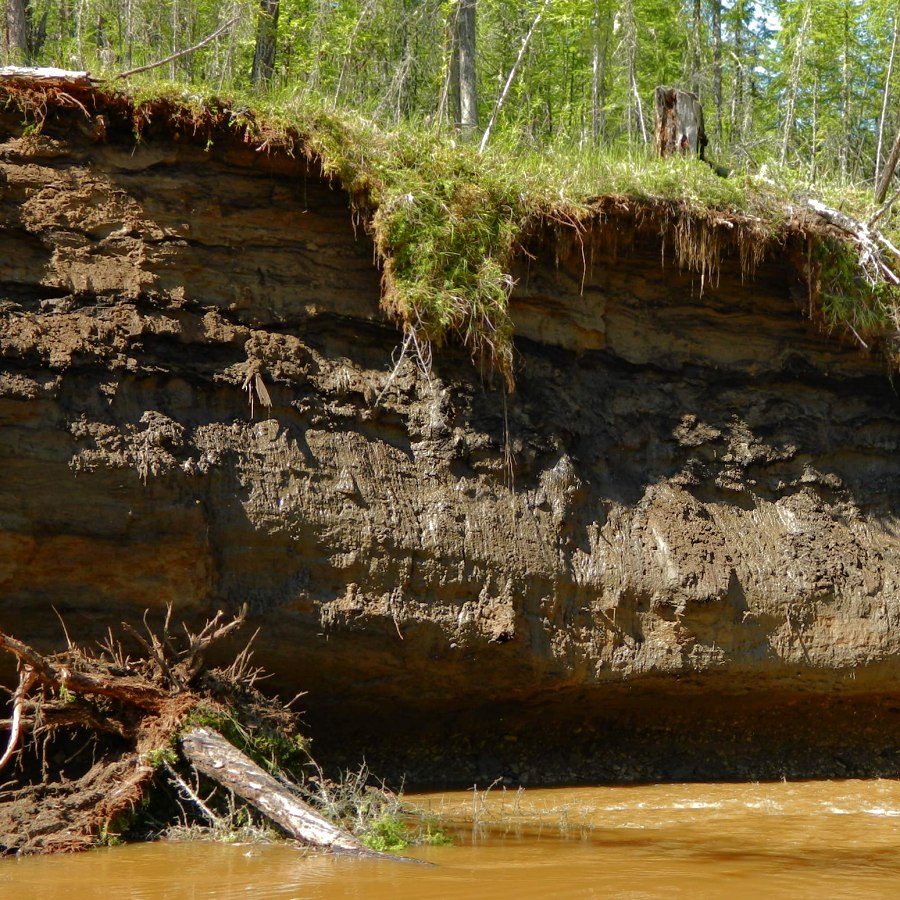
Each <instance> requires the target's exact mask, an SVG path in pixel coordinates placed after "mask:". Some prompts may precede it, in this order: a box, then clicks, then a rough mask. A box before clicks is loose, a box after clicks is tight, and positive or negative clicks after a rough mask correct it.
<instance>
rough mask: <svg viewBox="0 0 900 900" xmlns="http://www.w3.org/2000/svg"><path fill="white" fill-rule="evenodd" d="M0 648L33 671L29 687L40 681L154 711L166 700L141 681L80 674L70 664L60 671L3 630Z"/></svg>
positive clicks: (74, 691) (161, 693)
mask: <svg viewBox="0 0 900 900" xmlns="http://www.w3.org/2000/svg"><path fill="white" fill-rule="evenodd" d="M0 649H6V650H9V651H10V653H13V654H15V656H16V658H17V659H18V660H19V664H20V665H21V666H23V667H25V668H26V669H30V670H31V672H32V673H33V674H34V680H33V681H32V682H31V685H30V686H32V685H33V684H34V681H40V682H41V683H42V684H45V685H47V686H48V687H52V688H54V689H55V690H57V691H59V690H66V691H69V692H70V693H73V694H99V695H101V696H104V697H114V698H115V699H117V700H121V701H123V702H125V703H129V704H131V705H133V706H138V707H140V708H142V709H147V710H151V711H154V710H157V709H159V706H160V703H161V702H162V700H163V699H164V697H165V694H164V692H163V691H161V690H159V688H156V687H153V686H151V685H148V684H146V683H145V682H142V681H136V680H133V679H128V678H100V677H98V676H94V675H88V674H86V673H84V672H78V671H76V670H75V669H73V668H72V667H71V665H70V664H64V665H61V666H59V668H58V669H57V668H56V667H55V666H54V665H53V664H52V663H51V662H50V661H49V660H48V659H46V658H45V657H43V656H41V654H40V653H38V652H37V651H36V650H35V649H34V648H32V647H29V646H28V644H25V643H23V642H22V641H20V640H17V639H16V638H14V637H10V635H8V634H4V633H3V632H2V631H0ZM20 685H21V682H20ZM30 686H29V687H30Z"/></svg>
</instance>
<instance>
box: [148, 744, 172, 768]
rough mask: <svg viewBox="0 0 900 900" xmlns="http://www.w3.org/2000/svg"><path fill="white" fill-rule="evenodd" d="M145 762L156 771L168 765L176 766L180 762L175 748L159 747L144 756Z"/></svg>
mask: <svg viewBox="0 0 900 900" xmlns="http://www.w3.org/2000/svg"><path fill="white" fill-rule="evenodd" d="M144 762H145V763H146V764H147V765H148V766H150V767H151V768H154V769H159V768H161V767H162V766H164V765H166V764H168V765H170V766H174V765H175V764H176V763H177V762H178V754H177V753H176V752H175V749H174V748H173V747H157V748H155V749H154V750H150V751H149V752H148V753H145V754H144Z"/></svg>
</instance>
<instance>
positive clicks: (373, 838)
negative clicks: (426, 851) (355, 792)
mask: <svg viewBox="0 0 900 900" xmlns="http://www.w3.org/2000/svg"><path fill="white" fill-rule="evenodd" d="M360 839H361V840H362V842H363V843H364V844H365V845H366V846H367V847H368V848H369V849H370V850H377V851H378V852H379V853H397V852H398V851H400V850H405V849H406V848H407V847H408V846H409V844H410V835H409V827H408V826H407V824H406V822H405V821H404V820H403V819H402V818H401V817H400V816H398V815H396V814H394V813H384V814H383V815H382V816H381V817H380V818H378V819H376V820H375V821H374V822H372V823H371V824H370V826H369V829H368V831H365V832H364V833H363V834H361V835H360Z"/></svg>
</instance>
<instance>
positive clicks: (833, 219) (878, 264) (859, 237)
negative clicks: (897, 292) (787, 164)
mask: <svg viewBox="0 0 900 900" xmlns="http://www.w3.org/2000/svg"><path fill="white" fill-rule="evenodd" d="M806 203H807V205H808V206H809V208H810V209H811V210H813V212H815V213H816V214H817V215H818V216H820V217H821V218H822V219H824V220H825V221H826V222H828V223H829V224H830V225H834V226H835V227H836V228H840V229H841V231H845V232H846V233H847V234H849V235H851V236H852V237H853V238H854V239H855V240H856V243H857V246H858V248H859V263H860V266H861V268H862V270H863V272H864V273H865V274H866V277H867V278H868V279H869V281H870V283H872V284H878V283H880V282H883V281H888V282H890V283H891V284H900V276H898V275H897V274H896V272H894V270H893V269H892V268H891V267H890V266H889V265H888V264H887V262H886V261H885V259H884V256H883V254H882V252H881V249H880V248H879V246H878V243H879V242H880V243H882V244H885V245H886V246H887V247H888V248H889V249H890V250H891V251H893V252H895V253H897V250H896V248H894V246H893V245H892V244H891V243H890V241H888V240H887V238H885V237H884V235H883V234H881V232H880V231H878V230H877V229H872V228H870V226H869V225H867V224H866V223H865V222H860V221H858V220H857V219H854V218H853V217H852V216H848V215H847V214H846V213H843V212H841V211H840V210H838V209H833V208H832V207H830V206H826V205H825V204H824V203H820V202H819V201H818V200H813V199H812V198H810V199H809V200H807V201H806ZM898 255H900V254H898Z"/></svg>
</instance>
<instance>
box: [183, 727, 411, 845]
mask: <svg viewBox="0 0 900 900" xmlns="http://www.w3.org/2000/svg"><path fill="white" fill-rule="evenodd" d="M181 751H182V753H183V754H184V756H185V758H186V759H187V761H188V762H189V763H190V764H191V765H192V766H193V767H194V768H195V769H196V770H197V771H198V772H201V773H202V774H203V775H205V776H206V777H207V778H210V779H212V780H213V781H215V782H217V783H218V784H220V785H222V786H223V787H225V788H227V789H228V790H230V791H231V792H232V793H234V794H237V795H238V796H239V797H240V798H241V799H242V800H245V801H246V802H247V803H249V804H250V805H251V806H254V807H255V808H256V809H258V810H259V811H260V812H261V813H262V814H263V815H264V816H266V817H267V818H269V819H271V820H272V821H273V822H275V824H276V825H278V826H279V827H280V828H282V829H283V830H284V831H285V832H286V833H287V834H288V835H289V836H290V837H292V838H294V839H295V840H298V841H300V842H301V843H304V844H306V845H308V846H310V847H315V848H317V849H320V850H330V851H332V852H335V853H347V854H352V855H354V856H365V857H368V858H370V859H390V860H394V861H397V860H401V861H405V862H420V860H413V859H411V858H410V857H400V856H395V855H393V854H389V853H379V852H378V851H376V850H371V849H370V848H369V847H367V846H366V845H365V844H364V843H363V842H362V841H361V840H359V838H357V837H354V836H353V835H352V834H350V832H349V831H346V830H345V829H343V828H338V827H337V826H336V825H333V824H332V823H331V822H329V821H328V820H327V819H324V818H323V817H322V816H320V815H319V814H318V813H317V812H315V810H313V809H312V808H311V807H310V806H308V805H307V804H306V803H304V802H303V800H301V799H300V798H299V797H298V796H297V795H296V794H295V793H294V792H293V791H291V790H290V789H288V788H287V787H285V786H284V785H283V784H282V783H281V782H279V781H277V780H276V779H275V778H273V777H272V776H271V775H269V774H268V772H265V771H263V769H261V768H260V767H259V766H258V765H257V764H256V763H255V762H253V760H251V759H250V758H249V757H247V756H245V755H244V754H243V753H241V751H240V750H238V749H237V748H236V747H235V746H233V745H232V744H230V743H229V742H228V741H227V740H225V738H223V737H222V735H220V734H218V733H217V732H215V731H210V730H209V729H207V728H194V729H192V730H191V731H189V732H187V733H186V734H184V735H182V737H181Z"/></svg>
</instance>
